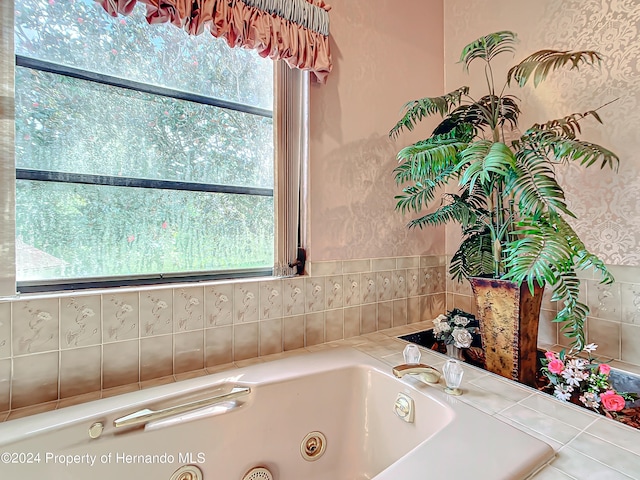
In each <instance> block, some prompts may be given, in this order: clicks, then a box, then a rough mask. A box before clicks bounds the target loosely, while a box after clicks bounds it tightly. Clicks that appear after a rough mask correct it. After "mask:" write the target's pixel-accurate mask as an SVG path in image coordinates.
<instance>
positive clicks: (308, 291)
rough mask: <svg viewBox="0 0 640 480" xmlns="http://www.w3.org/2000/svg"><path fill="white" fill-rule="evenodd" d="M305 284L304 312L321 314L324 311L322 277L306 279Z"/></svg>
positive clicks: (323, 281)
mask: <svg viewBox="0 0 640 480" xmlns="http://www.w3.org/2000/svg"><path fill="white" fill-rule="evenodd" d="M304 284H305V298H306V304H305V312H306V313H309V312H321V311H322V310H324V303H325V300H324V284H325V280H324V277H308V278H305V280H304Z"/></svg>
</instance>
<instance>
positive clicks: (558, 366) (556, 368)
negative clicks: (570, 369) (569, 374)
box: [547, 358, 564, 374]
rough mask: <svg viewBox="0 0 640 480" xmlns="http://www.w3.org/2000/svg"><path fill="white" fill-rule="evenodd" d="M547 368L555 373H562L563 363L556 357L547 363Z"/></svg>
mask: <svg viewBox="0 0 640 480" xmlns="http://www.w3.org/2000/svg"><path fill="white" fill-rule="evenodd" d="M547 368H548V369H549V371H550V372H551V373H556V374H557V373H562V370H564V363H562V360H558V359H557V358H554V359H553V360H551V361H550V362H549V365H547Z"/></svg>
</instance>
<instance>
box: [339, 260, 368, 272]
mask: <svg viewBox="0 0 640 480" xmlns="http://www.w3.org/2000/svg"><path fill="white" fill-rule="evenodd" d="M370 271H371V260H369V259H363V260H345V261H343V262H342V273H362V272H370Z"/></svg>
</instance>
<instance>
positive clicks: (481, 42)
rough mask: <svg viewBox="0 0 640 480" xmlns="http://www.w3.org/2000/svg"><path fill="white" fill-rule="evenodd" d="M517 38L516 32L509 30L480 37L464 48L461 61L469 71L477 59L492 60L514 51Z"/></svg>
mask: <svg viewBox="0 0 640 480" xmlns="http://www.w3.org/2000/svg"><path fill="white" fill-rule="evenodd" d="M517 39H518V37H517V35H516V34H515V33H513V32H510V31H507V30H504V31H500V32H495V33H490V34H489V35H485V36H484V37H480V38H479V39H477V40H475V41H473V42H471V43H470V44H469V45H467V46H466V47H464V48H463V49H462V53H461V54H460V63H464V70H465V71H468V70H469V65H470V64H471V62H473V61H474V60H476V59H482V60H485V61H486V62H490V61H491V60H492V59H493V58H495V57H496V55H499V54H501V53H506V52H511V53H513V52H515V44H516V42H517Z"/></svg>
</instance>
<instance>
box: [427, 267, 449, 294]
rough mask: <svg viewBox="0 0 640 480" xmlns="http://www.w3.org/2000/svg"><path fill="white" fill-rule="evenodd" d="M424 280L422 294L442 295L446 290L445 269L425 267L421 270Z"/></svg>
mask: <svg viewBox="0 0 640 480" xmlns="http://www.w3.org/2000/svg"><path fill="white" fill-rule="evenodd" d="M422 272H423V278H424V289H425V290H424V293H426V294H432V293H442V292H445V291H446V289H447V274H446V271H445V268H444V267H442V266H439V267H427V268H424V269H423V270H422Z"/></svg>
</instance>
